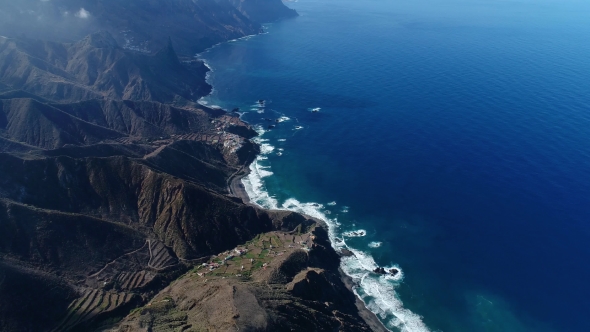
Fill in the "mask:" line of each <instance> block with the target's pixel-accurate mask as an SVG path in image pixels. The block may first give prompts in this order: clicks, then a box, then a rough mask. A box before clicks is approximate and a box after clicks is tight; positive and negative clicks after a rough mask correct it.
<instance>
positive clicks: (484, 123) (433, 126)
mask: <svg viewBox="0 0 590 332" xmlns="http://www.w3.org/2000/svg"><path fill="white" fill-rule="evenodd" d="M287 4H288V6H290V7H292V8H294V9H296V10H297V11H298V12H299V14H300V17H297V18H295V19H289V20H285V21H281V22H277V23H273V24H269V25H267V26H265V33H264V34H261V35H257V36H252V37H246V38H242V39H239V40H235V41H231V42H228V43H224V44H220V45H217V46H215V47H213V48H211V49H209V50H208V51H206V52H204V53H202V54H199V55H198V57H199V58H201V59H203V60H205V61H206V63H207V64H208V66H209V67H210V68H211V69H212V71H211V72H210V73H209V78H208V79H209V82H210V83H211V84H212V85H213V86H214V91H213V93H212V94H211V95H210V96H207V97H205V98H203V100H202V102H203V103H207V104H208V105H211V106H219V107H223V108H225V109H228V110H231V109H233V108H235V107H239V108H240V112H241V113H242V118H243V119H244V120H245V121H247V122H249V123H251V124H252V125H253V126H255V127H256V128H257V130H258V132H259V133H260V134H261V135H260V136H259V137H258V138H256V140H257V141H258V142H259V143H260V144H261V146H262V153H261V155H260V156H259V157H258V159H257V160H256V161H255V162H254V163H253V164H252V166H251V173H250V175H249V176H248V177H247V178H245V179H244V180H243V182H244V184H245V186H246V188H247V191H248V194H249V195H250V197H251V198H252V200H253V202H254V203H256V204H258V205H260V206H263V207H266V208H282V209H290V210H295V211H300V212H304V213H307V214H310V215H312V216H316V217H319V218H322V219H324V220H326V222H327V223H328V224H329V225H330V233H331V237H332V242H333V245H334V246H335V247H336V249H338V250H339V249H341V248H345V247H346V248H349V249H350V250H352V251H353V252H354V253H355V257H351V258H345V259H344V260H343V262H342V268H343V270H344V271H345V272H346V273H347V274H349V275H351V276H352V277H353V278H354V279H355V280H356V282H357V284H358V287H357V288H356V293H357V295H358V296H360V297H361V299H362V300H363V301H364V302H365V303H366V305H367V307H368V308H369V309H371V310H372V311H373V312H375V313H376V314H377V315H378V317H379V318H380V319H381V321H382V322H383V323H384V324H385V325H386V326H387V327H388V328H389V329H391V330H392V331H590V319H588V314H589V313H590V283H589V281H590V266H589V265H588V262H590V3H589V2H587V1H575V0H561V1H557V0H535V1H533V0H513V1H504V0H411V1H410V0H365V1H353V0H299V1H298V2H288V3H287ZM262 100H263V101H262ZM272 126H275V127H272ZM378 266H382V267H396V268H398V269H399V270H400V271H401V272H400V273H398V274H397V275H396V276H380V275H377V274H374V273H371V270H373V269H374V268H376V267H378Z"/></svg>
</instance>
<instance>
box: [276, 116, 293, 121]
mask: <svg viewBox="0 0 590 332" xmlns="http://www.w3.org/2000/svg"><path fill="white" fill-rule="evenodd" d="M289 120H291V118H289V117H286V116H281V117H280V118H278V119H277V121H278V122H285V121H289Z"/></svg>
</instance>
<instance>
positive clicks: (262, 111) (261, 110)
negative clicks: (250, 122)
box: [256, 109, 264, 114]
mask: <svg viewBox="0 0 590 332" xmlns="http://www.w3.org/2000/svg"><path fill="white" fill-rule="evenodd" d="M256 112H258V114H262V113H264V110H263V109H259V110H258V111H256Z"/></svg>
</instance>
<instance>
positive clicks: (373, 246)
mask: <svg viewBox="0 0 590 332" xmlns="http://www.w3.org/2000/svg"><path fill="white" fill-rule="evenodd" d="M381 244H383V243H382V242H377V241H373V242H371V243H369V245H368V246H369V248H379V247H381Z"/></svg>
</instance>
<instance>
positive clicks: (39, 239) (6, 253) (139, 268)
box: [0, 0, 382, 331]
mask: <svg viewBox="0 0 590 332" xmlns="http://www.w3.org/2000/svg"><path fill="white" fill-rule="evenodd" d="M0 3H1V4H2V6H3V7H1V8H2V9H0V16H2V15H4V16H6V15H9V14H10V11H11V10H13V11H14V13H17V12H18V13H20V14H19V15H25V14H23V13H21V12H20V10H21V9H22V8H24V7H23V6H27V5H29V6H30V8H29V9H30V11H33V12H34V11H40V10H43V12H44V13H48V12H54V13H55V15H57V14H60V15H62V17H66V18H64V20H65V21H68V20H70V19H72V17H70V16H67V15H66V16H64V15H65V14H64V13H65V12H67V13H69V14H68V15H70V14H71V15H72V16H74V17H76V15H77V16H79V17H77V19H79V20H86V21H85V22H78V23H79V24H82V25H80V27H83V28H80V29H78V30H76V31H68V33H64V34H63V35H61V36H58V37H59V38H57V37H56V36H52V35H51V36H50V35H49V34H50V32H48V31H42V29H41V28H42V27H43V24H57V23H55V22H50V21H49V19H48V23H44V22H37V23H36V24H39V25H41V28H39V27H37V30H27V31H28V32H29V33H28V34H27V35H22V34H21V33H20V32H18V31H19V27H20V24H24V23H26V22H25V20H24V19H23V20H22V22H19V21H17V20H13V19H11V20H8V21H6V20H5V21H2V23H0V35H3V37H0V331H105V330H106V331H226V330H227V331H234V330H236V328H238V329H240V330H247V331H292V330H309V331H335V330H339V331H363V330H371V329H374V330H379V329H382V327H380V325H379V323H378V321H377V320H376V319H375V317H374V316H373V315H372V314H370V313H369V312H368V311H367V310H366V309H365V308H364V307H363V306H362V304H359V301H358V300H357V299H355V297H354V295H353V293H352V292H351V291H350V288H347V284H346V282H343V280H342V279H341V276H340V274H339V272H338V266H339V257H338V255H337V254H336V252H335V251H334V250H333V249H332V247H331V245H330V243H329V240H328V238H327V234H326V230H325V228H324V227H325V226H324V225H322V223H321V222H320V221H318V220H313V219H310V218H308V217H305V216H302V215H299V214H296V213H292V212H287V211H265V210H262V209H260V208H258V207H256V206H252V205H249V204H248V203H247V202H245V201H244V200H243V199H242V198H240V195H243V193H241V194H240V191H239V178H240V176H242V175H243V173H244V170H245V169H247V167H245V166H247V165H248V164H249V163H250V162H252V160H253V159H254V158H255V157H256V155H257V153H258V152H259V147H258V146H257V145H256V144H254V143H253V142H251V141H250V139H251V138H253V137H254V136H255V135H256V133H255V132H254V131H253V130H252V129H251V128H250V126H249V125H248V124H246V123H244V122H242V121H241V120H240V119H239V117H237V115H236V114H233V113H226V112H225V111H223V110H218V109H211V108H207V107H204V106H202V105H199V104H198V103H197V101H198V99H199V98H201V97H202V96H204V95H207V94H208V93H209V92H210V91H211V87H210V86H209V85H208V84H207V82H206V81H205V73H206V71H207V68H206V67H205V66H204V64H203V63H201V62H199V61H196V60H193V59H192V54H194V53H195V52H198V51H202V50H204V49H205V48H206V47H210V46H211V45H213V44H215V43H218V42H221V41H225V40H229V39H233V38H238V37H242V36H245V35H248V34H252V33H257V32H259V31H260V24H261V23H263V22H267V21H274V20H277V19H280V18H286V17H292V16H295V15H296V13H295V12H294V11H292V10H290V9H288V8H287V7H285V6H284V5H283V4H282V3H281V2H280V1H279V0H265V1H262V0H258V1H257V0H242V1H233V0H216V1H213V0H209V1H205V0H166V1H151V0H132V1H112V0H103V1H90V0H52V1H37V0H35V1H22V2H21V1H19V2H7V1H0ZM4 5H5V6H4ZM82 8H83V9H84V11H85V12H87V13H88V14H84V13H85V12H81V11H80V9H82ZM15 15H16V14H15ZM85 15H86V17H84V16H85ZM17 16H18V15H17ZM48 17H50V16H48ZM60 24H64V26H65V25H66V24H67V22H62V23H60ZM56 27H57V28H59V29H57V28H56V30H54V33H55V31H57V32H59V31H61V30H60V29H61V28H63V26H62V25H59V24H57V25H56ZM64 29H65V28H64ZM32 32H34V33H36V35H35V34H34V33H32ZM81 32H88V34H87V35H85V36H77V35H76V34H78V33H81ZM74 38H78V39H75V40H72V39H74ZM130 38H132V40H133V41H135V42H137V41H138V40H140V39H141V40H142V42H141V44H137V45H136V44H133V42H131V41H130V40H131V39H130ZM138 45H140V46H141V47H140V46H138ZM229 256H232V257H229ZM344 281H346V280H344ZM348 286H350V285H348Z"/></svg>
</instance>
